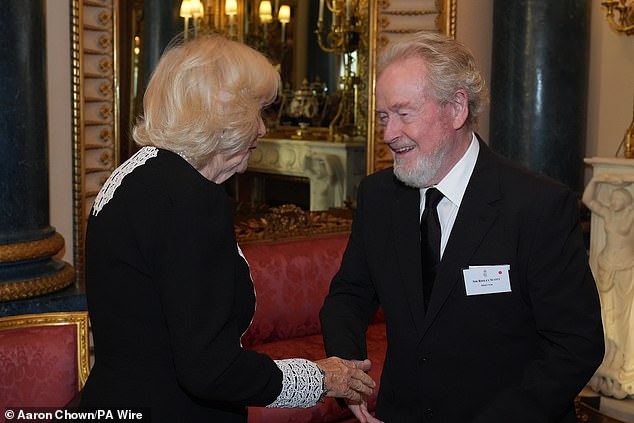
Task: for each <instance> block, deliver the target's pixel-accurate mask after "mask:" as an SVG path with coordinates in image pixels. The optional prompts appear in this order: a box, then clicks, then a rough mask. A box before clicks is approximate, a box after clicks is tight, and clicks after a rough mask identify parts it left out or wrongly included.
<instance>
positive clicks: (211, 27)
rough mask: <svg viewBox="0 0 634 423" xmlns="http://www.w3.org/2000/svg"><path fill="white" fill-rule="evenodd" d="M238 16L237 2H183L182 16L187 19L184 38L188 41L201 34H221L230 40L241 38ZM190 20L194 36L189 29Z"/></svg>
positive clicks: (230, 0)
mask: <svg viewBox="0 0 634 423" xmlns="http://www.w3.org/2000/svg"><path fill="white" fill-rule="evenodd" d="M205 3H206V4H205ZM223 6H224V7H223ZM238 14H239V8H238V2H237V0H207V1H206V2H203V1H201V0H183V1H182V2H181V8H180V16H181V17H182V18H184V19H185V30H184V37H185V39H187V38H189V37H190V36H192V35H193V37H197V36H198V35H199V34H204V33H209V32H221V33H224V34H225V35H226V36H227V37H229V38H232V39H237V38H238V37H239V34H238V30H237V24H236V16H237V15H238ZM224 16H226V19H224ZM190 20H191V23H192V26H193V34H192V33H191V32H190V29H189V24H190Z"/></svg>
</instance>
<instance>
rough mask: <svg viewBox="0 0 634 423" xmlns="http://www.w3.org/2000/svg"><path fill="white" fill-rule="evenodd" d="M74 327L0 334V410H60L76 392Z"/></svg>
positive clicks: (66, 326) (34, 328)
mask: <svg viewBox="0 0 634 423" xmlns="http://www.w3.org/2000/svg"><path fill="white" fill-rule="evenodd" d="M77 378H78V369H77V332H76V326H75V325H60V326H36V327H27V328H17V329H10V330H5V331H0V410H4V408H5V407H62V406H64V405H66V403H68V401H70V400H71V399H72V398H73V396H74V395H75V394H76V393H77V391H78V380H77Z"/></svg>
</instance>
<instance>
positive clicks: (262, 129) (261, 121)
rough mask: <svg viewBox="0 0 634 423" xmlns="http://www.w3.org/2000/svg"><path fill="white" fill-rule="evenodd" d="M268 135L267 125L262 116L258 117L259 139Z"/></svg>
mask: <svg viewBox="0 0 634 423" xmlns="http://www.w3.org/2000/svg"><path fill="white" fill-rule="evenodd" d="M264 134H266V125H265V124H264V119H262V116H258V138H262V137H263V136H264Z"/></svg>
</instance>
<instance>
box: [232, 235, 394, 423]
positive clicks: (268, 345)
mask: <svg viewBox="0 0 634 423" xmlns="http://www.w3.org/2000/svg"><path fill="white" fill-rule="evenodd" d="M347 242H348V234H338V235H333V236H324V237H320V238H311V239H304V240H292V241H275V242H266V243H256V244H245V245H242V246H241V247H242V251H243V253H244V255H245V257H246V259H247V261H248V262H249V266H250V268H251V276H252V278H253V283H254V285H255V290H256V294H257V308H256V311H255V315H254V317H253V322H252V323H251V326H250V327H249V330H248V331H247V332H246V333H245V334H244V336H243V337H242V344H243V345H244V346H245V348H250V349H252V350H255V351H258V352H261V353H263V354H266V355H268V356H269V357H272V358H273V359H284V358H306V359H309V360H319V359H321V358H325V356H326V354H325V350H324V344H323V340H322V337H321V325H320V323H319V310H320V309H321V306H322V305H323V302H324V299H325V298H326V295H327V294H328V289H329V288H330V281H331V280H332V277H333V276H334V275H335V273H336V272H337V270H339V265H340V263H341V256H342V255H343V252H344V250H345V248H346V244H347ZM383 322H384V320H383V314H382V312H379V313H377V315H376V316H375V317H374V318H373V320H372V324H371V325H370V328H369V329H368V334H367V344H368V357H369V358H370V360H371V361H372V364H373V366H372V370H371V371H370V375H371V376H372V378H373V379H374V380H375V381H376V382H377V383H379V380H380V376H381V371H382V369H383V362H384V360H385V351H386V347H387V342H386V339H385V323H383ZM377 392H378V387H377V390H375V393H374V395H373V396H372V397H371V398H370V400H369V402H368V407H369V409H370V410H371V411H372V410H374V408H375V407H376V394H377ZM349 419H350V420H349ZM335 421H337V422H343V421H356V419H354V417H353V416H352V414H351V413H350V411H349V410H348V409H345V408H344V409H342V408H341V407H340V406H339V404H338V403H337V401H336V400H335V399H333V398H327V399H326V402H325V403H323V404H317V405H316V406H315V407H311V408H307V409H269V408H262V407H249V423H269V422H270V423H280V422H285V423H286V422H288V423H293V422H297V423H299V422H335Z"/></svg>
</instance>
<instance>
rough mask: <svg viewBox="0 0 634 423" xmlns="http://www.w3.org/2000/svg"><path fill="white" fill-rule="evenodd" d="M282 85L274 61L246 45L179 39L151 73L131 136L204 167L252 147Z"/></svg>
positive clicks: (205, 38) (206, 38) (222, 40)
mask: <svg viewBox="0 0 634 423" xmlns="http://www.w3.org/2000/svg"><path fill="white" fill-rule="evenodd" d="M279 84H280V75H279V73H278V72H277V71H276V70H275V68H274V67H273V66H272V65H271V63H270V62H269V61H268V60H267V59H266V58H265V57H264V56H263V55H262V54H260V53H258V52H257V51H255V50H254V49H252V48H251V47H248V46H247V45H245V44H242V43H239V42H237V41H232V40H229V39H227V38H225V37H223V36H221V35H218V34H213V35H208V36H203V37H199V38H195V39H192V40H189V41H184V42H181V43H175V44H174V45H172V46H170V47H169V48H168V49H167V51H166V52H165V53H164V54H163V56H162V57H161V60H160V61H159V63H158V65H157V67H156V69H155V71H154V73H153V74H152V77H151V79H150V82H149V84H148V86H147V89H146V91H145V95H144V97H143V112H144V114H143V116H142V117H140V118H139V119H138V121H137V124H136V126H135V127H134V129H133V138H134V140H135V142H136V143H137V144H138V145H140V146H145V145H153V146H156V147H160V148H165V149H167V150H171V151H173V152H175V153H178V154H181V155H183V156H185V157H186V158H187V159H188V161H189V162H190V163H191V164H192V166H194V167H195V168H197V169H200V168H201V167H203V166H204V165H205V164H206V163H207V162H208V161H209V160H210V158H211V157H213V156H215V155H217V154H222V155H227V156H230V155H233V154H236V153H239V152H240V151H243V150H244V149H245V148H248V146H249V145H250V144H251V142H253V140H254V139H255V138H256V137H257V136H258V127H259V116H260V112H261V109H262V107H263V106H264V105H266V104H269V103H271V102H272V101H273V100H274V99H275V97H276V95H277V91H278V87H279Z"/></svg>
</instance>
